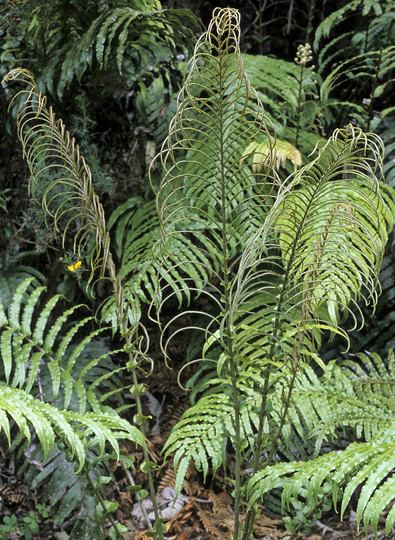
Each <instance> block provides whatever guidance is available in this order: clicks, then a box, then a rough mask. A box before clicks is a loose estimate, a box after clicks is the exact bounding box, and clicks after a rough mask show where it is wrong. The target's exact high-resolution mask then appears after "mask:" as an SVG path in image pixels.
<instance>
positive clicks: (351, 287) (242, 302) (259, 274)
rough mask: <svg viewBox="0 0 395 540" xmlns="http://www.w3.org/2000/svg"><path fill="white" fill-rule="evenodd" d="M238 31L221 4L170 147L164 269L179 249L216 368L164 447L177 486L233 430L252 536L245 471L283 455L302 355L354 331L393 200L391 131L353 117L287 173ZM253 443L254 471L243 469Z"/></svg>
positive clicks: (238, 482)
mask: <svg viewBox="0 0 395 540" xmlns="http://www.w3.org/2000/svg"><path fill="white" fill-rule="evenodd" d="M238 40H239V19H238V13H237V12H236V11H235V10H231V9H224V10H217V11H215V12H214V16H213V20H212V22H211V24H210V26H209V29H208V31H207V33H206V34H204V35H203V36H202V38H201V39H200V40H199V42H198V43H197V45H196V48H195V53H194V56H193V58H192V60H191V61H190V64H189V67H188V69H187V75H186V77H185V81H184V87H183V89H182V91H181V93H180V96H179V102H178V108H177V113H176V115H175V117H174V119H173V121H172V123H171V125H170V130H169V137H168V139H167V141H165V143H164V145H163V149H162V152H161V154H160V158H161V164H162V167H163V180H162V182H161V185H160V188H159V191H158V196H157V204H158V212H159V217H160V225H161V240H160V248H161V254H162V261H163V262H162V265H163V267H164V269H165V270H166V269H167V270H168V271H169V272H170V271H171V269H172V267H173V265H174V258H175V256H177V259H178V260H179V263H178V264H177V268H178V271H179V272H180V275H181V276H182V280H183V281H182V283H183V285H182V287H181V289H182V290H183V292H184V294H185V295H186V289H185V287H188V294H195V296H197V295H198V294H200V295H202V296H203V297H206V298H207V299H208V302H206V303H205V304H204V305H205V306H207V305H208V307H209V309H208V310H207V307H206V309H205V310H201V311H200V310H198V309H197V310H193V311H191V312H190V317H191V318H192V317H194V318H195V321H196V322H195V323H193V324H192V327H193V328H194V329H195V330H201V331H202V332H203V335H204V340H203V342H204V344H203V346H202V348H201V351H200V356H197V357H196V358H195V359H194V361H197V360H199V358H201V359H203V361H204V362H206V363H211V365H212V366H214V367H215V368H216V369H215V368H214V369H215V371H216V372H215V374H213V376H212V378H211V379H210V377H205V378H204V382H203V383H202V384H201V391H202V392H203V396H202V397H201V398H200V399H199V400H198V401H197V403H196V404H195V405H194V406H193V407H192V408H191V409H190V410H189V411H187V412H186V413H185V414H184V416H183V418H182V419H181V421H180V422H179V423H178V425H176V426H175V428H174V431H173V433H172V434H171V436H170V438H169V440H168V442H167V445H166V455H169V454H170V453H172V452H175V460H176V464H177V465H178V474H177V488H178V489H181V486H182V480H183V477H184V475H185V472H186V470H187V467H188V464H189V462H190V461H191V460H193V461H194V462H195V464H196V465H197V466H198V467H199V468H201V469H202V470H203V472H204V473H205V474H207V472H208V471H209V467H210V465H211V466H212V467H213V468H214V469H216V468H218V467H220V466H223V465H224V464H225V463H224V461H225V455H226V444H227V443H226V441H228V440H229V441H230V442H231V444H232V446H233V449H234V452H235V463H236V465H235V476H236V478H235V492H234V495H235V528H234V537H235V538H238V534H239V531H240V530H241V531H242V532H241V534H242V538H243V539H247V538H248V537H249V535H250V534H251V532H252V528H253V521H254V515H255V511H256V509H255V507H254V504H251V505H250V507H249V511H248V514H247V517H246V520H245V522H244V525H241V523H239V519H240V517H239V516H240V514H239V510H240V508H239V506H240V501H241V488H242V485H243V483H244V482H245V481H246V480H247V479H248V476H249V475H251V476H252V477H255V475H256V474H258V471H259V470H260V469H261V468H263V469H264V470H266V468H267V467H268V465H270V464H271V463H272V461H273V460H274V457H275V454H276V449H277V447H278V444H279V443H280V440H281V437H282V434H283V429H284V427H285V425H286V424H287V423H288V417H289V414H288V413H289V409H290V407H291V403H292V393H293V391H294V389H295V388H297V381H298V376H299V373H300V372H301V371H302V369H303V367H304V366H305V365H306V363H308V362H309V360H311V359H313V360H314V361H316V362H318V363H319V365H320V366H321V367H323V368H324V365H323V363H322V362H321V360H320V359H319V356H318V354H317V349H318V347H319V344H320V340H321V333H322V332H324V331H326V332H332V333H338V334H340V335H342V336H344V337H346V338H347V333H346V331H345V330H343V329H342V328H341V326H340V323H341V321H342V320H343V319H344V318H345V316H346V315H347V314H349V315H351V325H352V324H353V322H354V323H355V322H356V319H355V315H353V310H352V309H351V307H352V308H353V309H354V308H355V309H358V304H357V300H360V299H363V300H365V302H367V303H368V302H371V303H372V304H374V303H375V301H376V298H377V292H376V289H377V275H378V271H379V268H380V263H381V259H382V256H383V251H384V246H385V243H386V241H387V237H388V233H387V231H388V229H389V228H390V227H391V224H392V219H393V207H392V205H391V200H390V197H387V191H384V197H383V195H382V192H381V177H382V159H383V145H382V142H381V140H380V139H379V138H378V137H377V136H375V135H372V134H365V133H363V132H362V131H361V130H360V129H356V128H354V127H353V126H352V125H349V126H347V127H346V128H344V129H339V130H336V131H335V132H334V133H333V135H332V136H331V137H330V139H329V140H327V141H322V142H319V143H318V144H317V147H316V153H315V155H314V157H313V159H312V160H311V161H310V163H308V164H307V165H305V166H304V167H301V168H300V169H297V170H296V171H295V172H294V173H292V174H291V175H290V176H289V177H288V178H286V180H285V181H283V182H281V181H280V179H279V178H278V176H277V174H276V171H275V167H274V163H275V157H274V156H275V151H276V144H275V142H274V140H273V138H272V136H271V134H270V130H271V128H270V123H268V122H267V119H265V116H264V115H263V109H262V106H261V104H260V101H259V99H258V98H257V96H256V94H255V92H254V90H253V89H252V88H251V86H250V83H249V81H248V78H247V75H246V73H245V71H244V68H243V61H242V58H241V56H240V51H239V41H238ZM266 123H267V124H268V125H269V129H268V128H266ZM262 131H263V137H264V139H265V140H266V145H262V146H261V148H262V150H261V153H262V156H261V159H260V160H259V161H260V166H259V167H257V166H256V163H257V157H256V148H257V146H256V145H255V144H251V143H253V142H255V141H259V140H261V141H262ZM268 141H269V142H268ZM271 141H272V142H271ZM246 148H249V149H250V153H248V151H246ZM383 189H384V188H383ZM388 193H390V191H388ZM185 237H187V238H191V239H193V243H194V245H195V246H196V247H195V252H198V251H199V252H200V255H199V258H198V256H196V255H195V254H194V253H193V252H192V253H191V252H188V251H187V250H185V251H183V248H182V246H181V247H180V248H179V249H177V250H176V251H174V248H173V247H172V246H174V239H181V238H185ZM183 255H184V259H183V258H182V257H183ZM203 257H204V258H203ZM192 263H193V264H194V265H195V266H196V268H197V269H198V271H199V272H200V275H201V276H209V281H208V282H207V285H206V286H205V287H204V288H203V289H201V288H200V287H199V285H198V284H197V281H196V278H194V279H193V278H187V277H185V276H188V275H190V273H188V272H187V268H188V267H189V266H190V265H191V264H192ZM184 268H185V271H184ZM210 275H211V276H210ZM172 289H173V287H171V288H170V287H169V285H168V284H166V283H165V284H163V287H162V289H161V290H160V291H159V293H158V299H157V302H156V307H157V308H158V309H159V311H160V310H161V309H163V308H164V306H166V305H167V304H169V305H174V302H173V298H174V292H173V290H172ZM178 317H179V315H177V316H176V319H177V318H178ZM202 321H203V322H202ZM163 331H164V332H163V350H164V353H165V354H167V350H168V343H169V341H171V339H173V338H174V337H177V336H178V333H179V329H178V328H177V329H176V330H174V331H173V330H172V323H171V322H170V323H168V324H166V326H165V327H164V328H163ZM198 384H199V383H198ZM210 387H212V389H211V390H210ZM205 391H206V394H205ZM251 393H252V395H251ZM279 395H281V399H280V398H279ZM275 404H276V405H277V407H276V409H275V411H274V412H273V413H272V412H271V411H272V410H274V405H275ZM207 410H209V411H210V413H209V414H208V413H207ZM253 426H254V427H253ZM245 430H246V431H245ZM248 434H249V435H248ZM251 452H252V453H253V458H252V463H250V464H249V466H248V467H247V466H246V470H248V474H247V473H244V474H242V461H243V460H244V459H248V460H250V458H251ZM245 476H246V477H247V478H245ZM254 500H255V499H254Z"/></svg>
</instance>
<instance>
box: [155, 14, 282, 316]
mask: <svg viewBox="0 0 395 540" xmlns="http://www.w3.org/2000/svg"><path fill="white" fill-rule="evenodd" d="M237 17H238V14H236V12H235V11H234V10H229V11H226V10H223V11H222V12H221V11H218V16H217V17H215V18H214V19H213V21H212V23H211V25H210V27H209V29H208V31H207V33H206V34H204V35H203V36H202V37H201V39H200V40H199V42H198V43H197V45H196V47H195V53H194V56H193V58H192V60H191V61H190V66H189V68H188V75H187V77H186V79H185V84H184V88H183V90H182V91H181V93H180V96H179V100H178V108H177V113H176V116H175V117H174V119H173V121H172V123H171V125H170V129H169V136H168V139H167V140H166V141H165V143H164V145H163V149H162V153H161V154H160V156H161V162H162V166H163V169H164V178H163V180H162V182H161V185H160V188H159V192H158V197H157V205H158V211H159V217H160V227H161V240H160V253H161V258H162V259H163V260H164V263H163V266H164V268H165V270H166V271H169V269H170V268H171V267H174V261H179V263H178V264H177V270H178V272H179V274H180V277H179V278H178V281H179V280H180V279H181V276H183V275H184V274H186V275H187V276H188V275H190V271H189V267H190V266H191V265H193V266H194V267H195V271H197V272H198V274H199V275H200V276H202V277H203V278H205V279H206V281H208V278H212V281H211V284H210V292H208V289H207V292H206V291H205V290H204V289H203V290H202V285H201V284H200V285H199V284H198V286H197V283H196V277H195V278H193V277H191V278H188V277H187V278H185V279H183V278H182V279H183V281H184V284H183V286H182V288H184V289H186V290H187V289H190V290H194V291H199V292H202V293H203V294H207V293H208V297H209V299H210V302H213V303H215V304H217V305H219V306H220V305H221V302H218V300H217V298H216V295H217V292H218V295H220V294H221V293H220V291H221V289H222V286H220V287H215V286H213V282H214V281H218V280H220V281H222V279H223V277H222V275H223V273H226V279H228V278H229V277H230V274H231V272H232V271H233V270H232V267H235V266H236V264H237V259H238V257H239V256H240V249H241V246H243V245H245V244H246V242H247V238H248V236H249V235H250V234H251V232H252V231H253V230H254V228H256V227H257V226H259V224H262V216H263V215H264V213H265V211H267V208H268V206H267V203H266V202H265V201H267V199H268V196H269V195H270V192H271V191H272V183H273V180H272V179H269V173H268V171H269V170H270V164H271V159H272V158H271V153H272V148H273V145H272V144H270V143H269V146H268V147H267V148H266V149H265V154H266V156H265V165H266V167H265V170H264V171H261V172H260V171H256V172H255V173H253V172H252V170H251V168H250V166H249V164H248V159H247V158H246V156H245V153H244V150H245V148H246V147H247V146H248V143H249V142H252V141H254V140H256V139H257V137H258V135H259V134H260V132H262V131H263V132H264V133H265V134H266V138H267V140H269V141H270V135H269V133H268V132H267V129H266V127H265V124H264V121H265V120H264V116H263V110H262V106H261V105H260V103H259V100H258V99H257V96H256V94H255V92H254V91H253V90H252V89H251V87H250V85H249V82H248V79H247V76H246V74H245V72H244V68H243V63H242V58H241V56H240V53H239V43H238V39H239V36H238V34H237V32H238V20H237ZM228 32H229V36H228ZM216 33H218V35H217V34H216ZM211 47H212V49H213V52H211V50H210V48H211ZM241 141H244V144H245V146H244V144H243V145H241V144H240V142H241ZM243 154H244V155H243ZM185 238H187V239H189V238H190V239H191V240H192V242H193V244H194V245H195V247H194V249H193V251H191V250H190V248H189V245H188V244H186V245H185V246H183V243H185V241H186V240H185ZM196 246H199V248H197V247H196ZM198 251H200V255H199V256H197V255H196V253H197V252H198ZM161 294H162V295H163V298H165V299H166V296H167V297H169V296H171V294H172V293H171V292H170V294H169V295H167V292H166V287H165V288H164V290H162V293H161Z"/></svg>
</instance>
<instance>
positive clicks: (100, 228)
mask: <svg viewBox="0 0 395 540" xmlns="http://www.w3.org/2000/svg"><path fill="white" fill-rule="evenodd" d="M5 80H6V81H11V80H18V81H20V82H21V83H23V84H24V86H25V87H26V89H25V90H22V91H21V92H20V93H19V94H18V95H17V96H16V98H17V97H18V96H19V98H20V99H22V100H24V101H23V104H22V105H21V106H20V108H19V109H18V117H17V122H18V137H19V138H20V140H21V142H22V145H23V148H24V156H25V159H26V161H27V163H28V166H29V169H30V173H31V181H30V189H31V192H32V195H33V197H34V198H35V199H36V200H40V201H41V202H42V206H43V208H44V209H45V211H46V213H47V214H48V215H50V216H51V217H52V218H53V220H54V230H55V233H56V232H58V231H59V230H62V238H63V243H64V242H65V241H66V236H67V235H68V234H71V235H72V236H73V237H74V248H73V249H74V251H75V252H76V253H78V256H79V258H81V253H82V252H83V251H84V250H85V251H88V253H87V255H88V257H89V256H90V259H91V264H92V269H95V268H97V267H98V268H100V272H101V275H102V276H103V275H104V270H105V268H106V266H107V264H108V258H109V240H108V235H107V233H106V227H105V222H104V215H103V209H102V207H101V204H100V202H99V199H98V197H97V195H96V193H95V192H94V189H93V185H92V178H91V171H90V169H89V167H88V165H87V164H86V163H85V160H84V158H83V157H82V156H80V153H79V148H78V145H76V143H75V141H74V139H72V138H71V137H70V135H69V133H68V132H67V131H66V129H65V127H64V125H63V123H62V121H61V120H59V121H56V119H55V115H54V113H53V112H52V109H49V110H48V109H47V106H46V98H45V97H43V95H42V94H41V93H39V91H38V88H37V85H36V83H35V81H34V79H33V77H32V75H31V74H30V73H29V72H28V71H26V70H23V69H16V70H13V71H11V72H10V73H9V74H8V75H7V76H6V78H5ZM16 98H15V99H16ZM91 237H93V238H94V244H93V245H94V248H93V253H89V250H91V249H92V247H91V244H90V243H89V240H90V238H91Z"/></svg>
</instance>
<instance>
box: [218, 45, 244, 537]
mask: <svg viewBox="0 0 395 540" xmlns="http://www.w3.org/2000/svg"><path fill="white" fill-rule="evenodd" d="M223 46H224V51H225V53H226V52H227V40H226V39H225V43H224V42H223V41H222V40H221V39H220V40H219V49H220V52H219V58H220V62H219V84H220V88H221V95H220V103H223V102H224V100H225V99H226V97H225V92H224V89H223V80H222V79H223V78H224V74H223V66H222V58H223V56H224V54H223V50H222V48H223ZM225 56H226V54H225ZM225 79H226V73H225ZM219 126H220V133H219V139H220V174H221V218H222V231H221V235H222V257H223V292H224V315H225V317H226V324H225V346H226V349H227V353H228V356H229V370H230V378H231V383H232V402H233V408H234V418H235V437H234V441H233V445H234V449H235V502H234V530H233V536H234V538H236V539H237V538H238V537H239V527H240V507H241V435H240V433H241V431H240V393H239V390H238V387H237V369H236V368H237V366H236V360H235V354H234V343H233V340H234V338H233V329H232V324H231V321H230V305H231V301H230V300H231V299H230V280H229V274H230V267H229V249H228V227H227V215H226V208H227V191H226V173H225V139H226V133H225V132H226V129H225V130H224V119H223V110H222V107H220V111H219Z"/></svg>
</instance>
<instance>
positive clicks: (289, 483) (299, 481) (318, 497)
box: [247, 440, 395, 534]
mask: <svg viewBox="0 0 395 540" xmlns="http://www.w3.org/2000/svg"><path fill="white" fill-rule="evenodd" d="M394 467H395V444H394V442H393V440H392V441H390V442H379V441H375V442H374V443H352V444H350V446H348V447H347V448H346V449H345V450H342V451H337V452H330V453H329V454H325V455H324V456H321V457H319V458H316V459H314V460H310V461H307V462H291V463H279V464H277V465H274V466H272V467H267V468H265V469H263V470H262V471H260V472H258V473H257V474H256V475H255V476H253V477H252V478H251V479H250V481H249V483H248V488H247V489H248V493H249V495H250V497H251V499H250V504H254V502H256V501H257V499H259V498H260V497H262V496H263V495H264V494H265V493H267V492H268V491H270V490H272V489H274V488H283V493H282V502H283V507H285V506H288V508H298V509H301V512H300V513H299V515H298V517H297V518H294V519H290V518H288V519H287V520H286V523H287V527H288V528H289V529H290V530H294V531H296V530H298V527H300V524H303V523H307V524H309V523H311V521H312V520H317V519H320V516H321V514H322V510H323V507H324V509H328V503H329V504H331V503H332V504H333V505H334V507H335V508H336V506H337V502H338V501H339V500H340V499H341V500H342V504H341V512H340V516H341V518H343V516H344V512H345V510H346V508H347V505H348V503H349V501H350V498H351V496H352V495H353V493H354V492H355V491H356V490H357V489H358V488H361V492H360V495H359V497H358V506H357V520H358V524H359V523H360V521H361V519H362V520H363V524H364V528H365V531H366V534H367V532H368V526H369V524H371V525H372V528H373V531H374V532H375V533H377V524H378V519H379V516H380V514H381V513H382V511H383V510H384V509H385V508H386V506H387V505H389V504H391V503H393V498H394V487H395V477H394V474H393V470H394ZM394 522H395V513H394V511H393V508H392V510H391V511H390V512H389V514H388V515H387V518H386V534H388V533H389V532H390V529H391V527H392V525H393V523H394Z"/></svg>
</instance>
